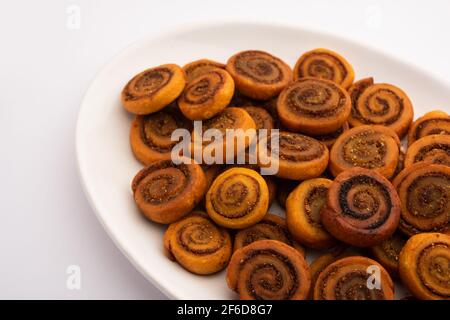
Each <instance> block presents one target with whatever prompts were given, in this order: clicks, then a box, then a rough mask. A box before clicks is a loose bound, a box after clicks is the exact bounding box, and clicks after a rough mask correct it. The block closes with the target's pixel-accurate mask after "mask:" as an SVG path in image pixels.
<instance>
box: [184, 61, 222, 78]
mask: <svg viewBox="0 0 450 320" xmlns="http://www.w3.org/2000/svg"><path fill="white" fill-rule="evenodd" d="M215 69H225V65H224V64H223V63H220V62H217V61H213V60H209V59H200V60H195V61H192V62H190V63H188V64H186V65H184V66H183V70H184V73H185V74H186V81H187V82H191V81H192V80H194V79H195V78H197V77H198V76H201V75H204V74H205V73H208V72H209V71H211V70H215Z"/></svg>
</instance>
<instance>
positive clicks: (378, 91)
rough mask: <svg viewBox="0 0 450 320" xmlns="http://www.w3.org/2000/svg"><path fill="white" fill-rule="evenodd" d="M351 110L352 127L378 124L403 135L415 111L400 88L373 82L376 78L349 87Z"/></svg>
mask: <svg viewBox="0 0 450 320" xmlns="http://www.w3.org/2000/svg"><path fill="white" fill-rule="evenodd" d="M349 94H350V97H351V99H352V112H351V114H350V117H349V119H348V121H349V123H350V126H352V127H356V126H361V125H366V124H378V125H383V126H386V127H389V128H391V129H392V130H393V131H394V132H395V133H396V134H397V135H398V136H399V137H400V138H402V137H403V136H404V135H405V134H406V133H407V131H408V128H409V126H410V124H411V122H412V119H413V116H414V113H413V107H412V103H411V101H410V100H409V98H408V96H407V95H406V93H405V92H404V91H403V90H401V89H400V88H398V87H396V86H394V85H391V84H387V83H374V81H373V78H366V79H362V80H360V81H357V82H355V83H354V84H353V85H352V86H351V87H350V89H349Z"/></svg>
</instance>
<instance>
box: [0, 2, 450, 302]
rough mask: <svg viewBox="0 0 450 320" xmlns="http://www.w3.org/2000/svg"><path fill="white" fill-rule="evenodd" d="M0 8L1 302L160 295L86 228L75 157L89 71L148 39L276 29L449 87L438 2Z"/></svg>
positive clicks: (95, 227)
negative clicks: (70, 279) (280, 26)
mask: <svg viewBox="0 0 450 320" xmlns="http://www.w3.org/2000/svg"><path fill="white" fill-rule="evenodd" d="M0 4H1V7H0V141H1V144H0V146H1V149H0V150H1V158H0V178H1V184H0V188H1V190H0V199H1V200H0V214H1V219H0V298H7V299H9V298H26V299H27V298H37V299H48V298H60V299H72V298H75V299H79V298H81V299H91V298H102V299H103V298H104V299H116V298H124V299H160V298H164V296H163V295H162V294H161V293H159V291H158V290H157V289H155V288H154V287H153V286H152V285H151V284H150V283H148V282H147V281H146V280H145V279H144V277H143V276H141V275H140V274H139V273H138V272H137V271H136V270H135V269H134V268H133V267H132V266H131V265H130V264H129V263H128V261H127V260H126V259H125V257H124V256H123V255H122V254H121V253H120V252H119V250H118V249H117V248H116V247H115V246H114V245H113V243H112V242H111V241H110V239H109V238H108V236H107V235H106V234H105V232H104V231H103V229H102V227H101V226H100V224H99V222H98V221H97V220H96V218H95V216H94V214H93V212H92V210H91V209H90V207H89V205H88V203H87V201H86V200H85V198H84V195H83V193H82V190H81V187H80V183H79V181H78V177H77V172H76V163H75V148H74V130H75V124H76V119H77V113H78V109H79V105H80V101H81V99H82V97H83V94H84V92H85V91H86V89H87V88H88V86H89V83H90V81H91V80H92V79H93V77H94V76H95V73H96V72H97V71H98V70H99V69H100V68H101V67H102V66H103V65H104V64H105V63H106V62H107V61H108V60H109V59H110V58H111V57H113V56H114V55H115V54H116V53H118V52H119V51H120V50H121V49H123V48H124V47H126V46H127V45H128V44H130V43H132V42H133V41H135V40H138V39H140V38H142V37H143V36H145V35H147V34H149V33H157V32H159V31H160V30H167V29H170V28H171V27H173V26H176V25H180V24H186V25H189V24H191V23H196V22H199V21H216V20H221V21H227V20H234V21H236V20H237V21H242V20H243V21H264V22H266V23H271V22H277V23H287V24H289V25H298V26H299V27H304V28H309V29H317V30H321V31H325V32H328V33H332V34H337V35H341V36H344V37H346V38H348V39H351V40H353V41H357V42H361V43H363V44H367V45H369V46H371V47H375V48H378V49H381V50H383V51H385V52H386V53H388V54H391V55H395V56H397V57H401V58H402V59H404V60H407V61H408V62H410V63H413V64H415V65H417V66H419V67H421V68H423V69H428V70H429V71H430V72H431V73H433V74H435V75H436V76H437V77H439V78H441V79H442V80H443V81H446V82H447V83H450V61H449V60H450V58H449V57H450V41H449V33H450V2H449V1H445V0H441V1H440V0H429V1H413V0H409V1H398V0H397V1H378V0H372V1H363V0H351V1H349V0H346V1H336V0H334V1H332V0H330V1H319V0H314V1H311V0H308V1H300V0H295V1H281V0H277V1H273V0H271V1H263V0H256V1H244V0H239V1H232V0H228V1H197V0H189V1H186V0H182V1H170V0H158V1H150V0H141V1H137V0H133V1H132V0H127V1H125V0H124V1H111V0H109V1H108V0H103V1H98V0H91V1H89V0H72V1H67V0H65V1H64V0H54V1H51V0H45V1H32V0H29V1H23V0H20V1H17V0H15V1H13V0H9V1H7V0H2V1H1V2H0ZM71 5H76V6H78V8H79V9H80V12H81V16H80V17H81V20H80V22H81V24H80V29H78V30H73V29H70V28H68V27H67V20H68V17H69V14H68V13H67V12H66V10H67V8H68V7H70V6H71ZM174 50H176V48H174ZM430 107H434V108H439V107H441V108H442V106H430ZM444 108H446V109H447V110H448V108H449V106H445V107H444ZM69 265H79V266H80V267H81V276H82V283H81V290H68V289H67V287H66V279H67V274H66V268H67V267H68V266H69Z"/></svg>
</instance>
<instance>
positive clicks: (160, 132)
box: [130, 107, 192, 165]
mask: <svg viewBox="0 0 450 320" xmlns="http://www.w3.org/2000/svg"><path fill="white" fill-rule="evenodd" d="M179 128H184V129H186V130H191V129H192V123H191V122H190V121H189V120H187V119H186V118H185V117H183V115H181V114H180V113H179V112H177V111H176V110H174V109H173V108H168V107H167V108H165V109H164V110H161V111H158V112H156V113H152V114H149V115H144V116H139V115H138V116H136V118H135V119H134V120H133V122H132V124H131V129H130V144H131V149H132V151H133V154H134V155H135V157H136V159H138V160H139V161H140V162H142V163H143V164H146V165H147V164H150V163H152V162H154V161H159V160H169V159H171V151H172V148H173V147H174V146H175V144H177V143H178V141H172V139H171V135H172V132H173V131H174V130H176V129H179Z"/></svg>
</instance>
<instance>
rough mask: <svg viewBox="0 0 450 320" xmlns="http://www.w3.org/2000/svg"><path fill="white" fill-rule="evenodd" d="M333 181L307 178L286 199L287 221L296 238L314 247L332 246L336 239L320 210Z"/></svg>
mask: <svg viewBox="0 0 450 320" xmlns="http://www.w3.org/2000/svg"><path fill="white" fill-rule="evenodd" d="M331 183H332V181H331V180H328V179H323V178H316V179H310V180H305V181H303V182H302V183H300V185H299V186H298V187H297V188H295V189H294V191H292V192H291V194H290V195H289V197H288V198H287V200H286V222H287V226H288V229H289V231H290V232H291V234H292V236H293V237H294V239H296V240H297V241H298V242H300V243H302V244H305V245H306V246H308V247H311V248H314V249H325V248H331V247H333V246H335V245H336V239H334V238H333V237H332V236H331V235H330V234H329V233H328V232H327V231H326V230H325V228H324V227H323V225H322V223H321V220H320V212H321V210H322V208H323V206H324V205H325V203H326V201H327V193H328V188H329V186H330V185H331Z"/></svg>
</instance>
